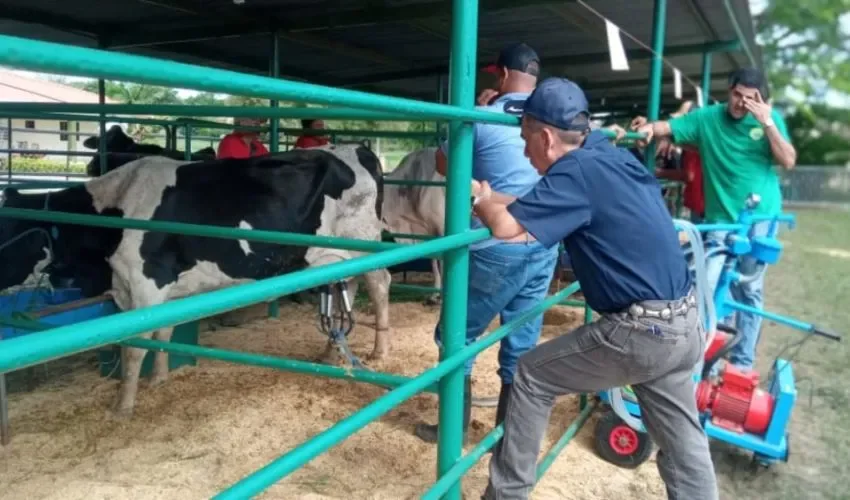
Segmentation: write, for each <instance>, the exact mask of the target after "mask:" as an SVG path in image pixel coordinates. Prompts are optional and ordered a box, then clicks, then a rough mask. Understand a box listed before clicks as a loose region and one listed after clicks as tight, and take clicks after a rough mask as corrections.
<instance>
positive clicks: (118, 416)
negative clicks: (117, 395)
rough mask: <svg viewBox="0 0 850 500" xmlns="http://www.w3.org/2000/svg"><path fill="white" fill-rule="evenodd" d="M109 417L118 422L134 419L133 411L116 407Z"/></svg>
mask: <svg viewBox="0 0 850 500" xmlns="http://www.w3.org/2000/svg"><path fill="white" fill-rule="evenodd" d="M109 415H110V417H112V419H113V420H117V421H119V422H126V421H128V420H130V419H132V418H133V409H132V408H121V407H115V408H113V409H112V411H111V412H110V413H109Z"/></svg>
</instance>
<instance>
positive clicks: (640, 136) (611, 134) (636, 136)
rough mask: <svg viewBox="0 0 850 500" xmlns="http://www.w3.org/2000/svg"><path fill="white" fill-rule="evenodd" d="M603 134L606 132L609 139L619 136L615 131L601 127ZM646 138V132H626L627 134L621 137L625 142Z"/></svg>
mask: <svg viewBox="0 0 850 500" xmlns="http://www.w3.org/2000/svg"><path fill="white" fill-rule="evenodd" d="M599 130H600V131H601V132H602V133H603V134H605V135H606V136H607V137H608V138H609V139H613V138H614V137H617V134H615V133H614V132H613V131H611V130H608V129H606V128H602V129H599ZM643 138H644V134H638V133H637V132H626V135H625V136H623V138H622V139H621V140H622V141H623V142H625V141H636V140H640V139H643Z"/></svg>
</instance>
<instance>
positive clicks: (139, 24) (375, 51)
mask: <svg viewBox="0 0 850 500" xmlns="http://www.w3.org/2000/svg"><path fill="white" fill-rule="evenodd" d="M236 1H242V2H243V3H241V4H238V3H236ZM236 1H234V0H124V1H121V2H103V1H95V0H62V1H59V0H0V14H2V16H0V18H2V19H0V33H3V34H8V35H15V36H21V37H29V38H35V39H39V40H44V41H51V42H59V43H65V44H72V45H81V46H86V47H97V46H98V43H101V44H102V46H104V47H106V48H108V49H110V50H116V51H121V52H128V53H135V54H140V55H149V56H154V57H160V58H165V59H172V60H177V61H183V62H189V63H195V64H202V65H208V66H216V67H224V68H228V69H234V70H238V71H243V72H252V73H264V74H268V71H269V61H268V59H269V54H270V53H271V37H270V36H269V33H271V32H273V31H277V32H278V34H279V39H280V42H279V44H280V45H279V47H280V61H279V64H280V73H281V76H282V77H285V78H291V79H298V80H305V81H309V82H312V83H319V84H326V85H332V86H339V87H347V88H352V89H358V90H366V91H374V92H380V93H385V94H390V95H397V96H404V97H412V98H418V99H425V100H428V101H434V100H436V96H437V85H438V81H439V78H440V76H441V75H446V74H447V72H448V69H447V68H448V61H449V49H450V38H451V6H452V2H451V1H449V0H383V1H381V0H337V1H331V0H236ZM479 3H480V9H481V10H480V14H479V38H478V47H479V52H478V60H479V63H481V65H482V66H483V65H485V64H487V63H489V62H492V61H493V60H494V59H495V57H496V53H497V52H498V50H499V48H500V47H501V46H502V45H504V44H506V43H508V42H512V41H524V42H526V43H528V44H530V45H531V46H532V47H534V48H535V49H536V50H537V51H538V53H539V54H540V57H541V59H542V64H543V70H544V72H545V73H546V74H549V75H563V76H567V77H569V78H571V79H574V80H576V81H577V82H579V83H580V84H581V85H582V86H583V88H584V89H585V91H586V92H587V94H588V97H589V98H590V99H591V101H592V103H593V104H594V106H595V107H598V106H599V105H600V103H601V102H602V101H601V99H603V98H604V99H606V101H605V102H606V104H611V105H619V104H620V103H622V104H624V105H625V104H635V103H637V104H639V105H644V104H645V103H646V88H647V82H648V75H649V65H650V62H651V54H650V53H649V52H648V51H647V50H646V49H643V48H641V47H640V45H638V44H636V43H635V42H634V41H632V40H631V39H629V38H628V37H625V36H624V37H623V43H624V46H625V48H626V50H627V54H628V56H629V63H630V70H629V71H628V72H614V71H612V70H611V68H610V62H609V55H608V50H607V42H606V32H605V25H604V22H603V21H602V20H601V19H600V18H598V17H597V16H595V15H594V14H593V13H592V12H591V11H590V10H588V9H587V8H585V7H584V6H583V5H581V4H580V3H577V2H575V1H569V0H566V1H565V0H559V1H555V0H480V2H479ZM587 3H588V4H589V5H590V6H591V7H592V8H593V9H595V10H597V11H598V12H599V13H600V14H601V15H602V16H604V17H606V18H608V19H610V20H611V21H612V22H613V23H615V24H617V25H618V26H619V27H620V28H621V29H623V30H625V31H627V32H629V33H630V34H632V35H633V36H635V37H637V38H638V39H639V40H641V41H642V42H643V43H644V44H646V45H648V46H651V43H652V15H653V3H654V2H653V1H651V0H609V1H599V0H595V1H588V2H587ZM667 3H668V6H667V16H668V17H667V19H668V21H667V24H666V28H667V33H666V39H665V42H666V43H665V56H666V57H667V58H669V60H670V62H671V63H672V64H674V65H675V66H676V67H678V68H679V69H680V70H681V71H682V75H683V76H687V77H689V78H690V79H692V80H694V81H695V82H697V83H698V82H699V81H700V78H701V72H702V54H701V52H702V49H703V48H704V47H706V46H714V47H716V48H721V49H723V48H725V49H727V50H728V48H729V45H730V44H729V43H728V42H730V41H732V42H734V41H736V40H738V39H739V37H738V34H737V31H736V29H735V23H737V25H738V27H739V29H740V31H741V33H742V34H743V37H742V38H741V39H740V41H741V42H742V43H743V44H746V46H747V47H749V49H750V52H751V53H752V54H753V57H754V58H755V60H756V64H757V65H758V66H759V67H761V66H762V63H761V55H760V51H759V50H758V48H757V47H756V44H755V41H754V38H755V34H754V29H753V23H752V18H751V15H750V10H749V5H748V0H668V2H667ZM727 5H728V7H729V9H728V10H727ZM730 13H732V14H733V15H734V19H735V23H733V21H732V17H731V16H730ZM746 65H749V60H748V57H747V55H746V54H745V52H744V51H742V50H735V51H726V52H719V53H717V54H715V55H714V57H713V61H712V75H713V82H712V95H713V96H714V97H716V98H719V99H722V98H723V95H724V94H725V86H724V83H725V79H726V75H727V74H728V72H729V71H731V70H732V69H735V68H738V67H741V66H746ZM664 78H665V82H666V84H665V85H664V98H663V99H662V103H663V104H665V105H666V106H667V107H668V108H669V107H670V106H673V105H675V101H676V100H675V99H674V98H673V97H674V96H673V82H672V70H671V69H670V68H668V67H665V70H664ZM478 82H479V83H478V85H479V87H482V86H483V85H485V84H487V83H488V76H487V75H486V74H482V75H481V76H480V77H479V78H478ZM683 85H684V87H683V90H684V92H685V95H684V97H685V98H694V96H695V93H694V91H693V89H691V88H690V85H688V84H687V82H683Z"/></svg>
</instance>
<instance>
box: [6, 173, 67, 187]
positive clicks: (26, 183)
mask: <svg viewBox="0 0 850 500" xmlns="http://www.w3.org/2000/svg"><path fill="white" fill-rule="evenodd" d="M20 175H26V174H25V173H22V174H20ZM56 175H62V174H61V173H57V174H56ZM13 180H14V179H13ZM80 184H83V183H82V182H79V181H24V182H12V184H5V183H4V184H0V189H2V188H7V187H11V188H15V189H19V190H20V189H55V188H68V187H74V186H78V185H80Z"/></svg>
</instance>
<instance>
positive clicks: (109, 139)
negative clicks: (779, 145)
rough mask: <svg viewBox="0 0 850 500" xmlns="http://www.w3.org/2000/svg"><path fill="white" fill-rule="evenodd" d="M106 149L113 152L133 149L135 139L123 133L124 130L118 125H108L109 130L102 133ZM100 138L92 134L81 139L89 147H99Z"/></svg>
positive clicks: (124, 151)
mask: <svg viewBox="0 0 850 500" xmlns="http://www.w3.org/2000/svg"><path fill="white" fill-rule="evenodd" d="M102 140H103V142H104V148H105V150H106V151H110V152H113V153H126V152H130V151H133V148H134V146H135V145H136V141H134V140H133V139H132V138H131V137H130V136H128V135H127V134H125V133H124V130H123V129H122V128H121V127H119V126H118V125H113V126H111V127H109V130H107V131H106V133H105V134H103V138H102ZM100 141H101V138H100V137H98V136H96V135H95V136H92V137H89V138H88V139H86V140H85V141H83V146H85V147H87V148H89V149H98V148H99V147H100Z"/></svg>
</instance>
